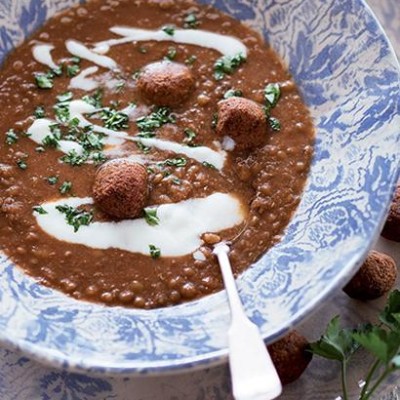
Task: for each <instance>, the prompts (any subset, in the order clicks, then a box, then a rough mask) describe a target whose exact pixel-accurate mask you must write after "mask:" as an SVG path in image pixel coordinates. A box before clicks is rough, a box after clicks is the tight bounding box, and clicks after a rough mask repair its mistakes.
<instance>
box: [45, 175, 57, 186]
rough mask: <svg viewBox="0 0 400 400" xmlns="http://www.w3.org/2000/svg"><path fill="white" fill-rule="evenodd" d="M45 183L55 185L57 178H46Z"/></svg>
mask: <svg viewBox="0 0 400 400" xmlns="http://www.w3.org/2000/svg"><path fill="white" fill-rule="evenodd" d="M47 182H48V183H49V185H52V186H53V185H55V184H56V183H57V182H58V176H49V177H48V178H47Z"/></svg>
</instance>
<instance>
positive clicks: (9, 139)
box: [6, 129, 18, 146]
mask: <svg viewBox="0 0 400 400" xmlns="http://www.w3.org/2000/svg"><path fill="white" fill-rule="evenodd" d="M17 142H18V136H17V134H16V133H15V131H14V129H9V131H8V132H7V133H6V143H7V144H8V145H9V146H11V145H13V144H14V143H17Z"/></svg>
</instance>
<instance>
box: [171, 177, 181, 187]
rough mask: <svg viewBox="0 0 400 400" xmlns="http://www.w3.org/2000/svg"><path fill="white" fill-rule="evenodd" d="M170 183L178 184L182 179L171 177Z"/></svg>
mask: <svg viewBox="0 0 400 400" xmlns="http://www.w3.org/2000/svg"><path fill="white" fill-rule="evenodd" d="M172 183H173V184H174V185H180V184H181V183H182V181H181V180H180V179H179V178H173V179H172Z"/></svg>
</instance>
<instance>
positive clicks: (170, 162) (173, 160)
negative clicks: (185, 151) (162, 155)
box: [158, 157, 187, 168]
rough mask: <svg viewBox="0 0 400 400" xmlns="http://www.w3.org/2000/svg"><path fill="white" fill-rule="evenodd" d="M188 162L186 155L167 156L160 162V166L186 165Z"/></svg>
mask: <svg viewBox="0 0 400 400" xmlns="http://www.w3.org/2000/svg"><path fill="white" fill-rule="evenodd" d="M186 164H187V160H186V158H184V157H177V158H167V159H166V160H164V161H161V162H159V163H158V165H159V166H163V165H167V166H168V167H176V168H180V167H184V166H185V165H186Z"/></svg>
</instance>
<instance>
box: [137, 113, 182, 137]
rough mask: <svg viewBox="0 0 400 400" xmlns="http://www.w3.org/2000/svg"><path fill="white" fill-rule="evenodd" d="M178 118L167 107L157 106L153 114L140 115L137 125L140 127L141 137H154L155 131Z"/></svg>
mask: <svg viewBox="0 0 400 400" xmlns="http://www.w3.org/2000/svg"><path fill="white" fill-rule="evenodd" d="M175 122H176V119H175V117H174V115H172V114H171V111H170V109H169V108H167V107H159V108H156V109H155V110H154V111H153V112H152V113H151V114H149V115H146V116H144V117H140V118H138V119H137V120H136V125H137V127H138V129H139V136H140V137H146V138H149V137H153V136H154V132H155V131H156V130H157V129H159V128H161V127H162V126H163V125H165V124H168V123H171V124H174V123H175Z"/></svg>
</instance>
